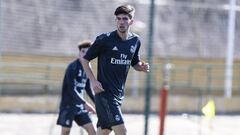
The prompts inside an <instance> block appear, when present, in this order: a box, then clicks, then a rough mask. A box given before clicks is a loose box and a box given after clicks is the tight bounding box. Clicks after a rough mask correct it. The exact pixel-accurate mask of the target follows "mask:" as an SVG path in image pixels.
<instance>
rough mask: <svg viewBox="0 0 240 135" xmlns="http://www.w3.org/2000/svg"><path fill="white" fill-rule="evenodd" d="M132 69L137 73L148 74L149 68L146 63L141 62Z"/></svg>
mask: <svg viewBox="0 0 240 135" xmlns="http://www.w3.org/2000/svg"><path fill="white" fill-rule="evenodd" d="M133 68H134V69H135V70H137V71H143V72H146V73H147V72H149V71H150V66H149V64H148V63H145V62H143V61H140V62H138V63H137V64H136V65H134V66H133Z"/></svg>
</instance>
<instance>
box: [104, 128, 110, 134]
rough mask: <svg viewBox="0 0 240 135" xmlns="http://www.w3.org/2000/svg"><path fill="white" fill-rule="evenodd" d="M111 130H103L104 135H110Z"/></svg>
mask: <svg viewBox="0 0 240 135" xmlns="http://www.w3.org/2000/svg"><path fill="white" fill-rule="evenodd" d="M110 132H111V131H110V130H108V129H102V135H109V134H110Z"/></svg>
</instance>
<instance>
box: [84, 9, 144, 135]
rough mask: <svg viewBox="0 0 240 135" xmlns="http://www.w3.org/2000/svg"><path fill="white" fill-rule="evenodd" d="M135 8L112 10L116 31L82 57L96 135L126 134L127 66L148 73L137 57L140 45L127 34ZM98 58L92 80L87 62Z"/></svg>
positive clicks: (97, 39) (104, 36)
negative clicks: (92, 93) (90, 88)
mask: <svg viewBox="0 0 240 135" xmlns="http://www.w3.org/2000/svg"><path fill="white" fill-rule="evenodd" d="M134 11H135V9H134V7H132V6H131V5H122V6H119V7H118V8H117V9H116V10H115V13H114V14H115V16H116V26H117V30H115V31H112V32H110V33H107V34H102V35H100V36H98V37H97V38H96V40H95V42H94V43H93V45H92V46H91V47H90V48H89V50H88V51H87V53H86V55H85V56H84V57H83V58H84V59H83V62H82V64H83V68H84V70H85V71H86V73H87V76H88V77H89V79H90V80H91V83H92V86H93V89H94V91H95V93H96V95H95V106H96V111H97V117H98V124H97V126H98V130H97V134H103V135H108V134H109V133H110V132H111V130H113V131H114V133H115V135H126V132H127V131H126V127H125V125H124V120H123V117H122V112H121V109H120V107H121V104H122V100H123V98H124V88H125V81H126V77H127V74H128V71H129V68H130V65H131V66H132V67H133V68H134V69H135V70H137V71H143V72H149V64H148V63H144V62H142V61H141V60H140V57H139V54H138V52H139V48H140V45H141V42H140V40H139V37H138V36H137V35H136V34H134V33H132V32H130V31H129V27H130V25H132V23H133V17H134ZM96 57H98V73H97V79H96V78H95V76H94V74H93V72H92V70H91V68H90V67H89V62H90V61H91V60H92V59H94V58H96Z"/></svg>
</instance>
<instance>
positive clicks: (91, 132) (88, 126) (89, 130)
mask: <svg viewBox="0 0 240 135" xmlns="http://www.w3.org/2000/svg"><path fill="white" fill-rule="evenodd" d="M83 128H84V129H85V130H86V131H87V133H88V135H96V131H95V129H94V127H93V124H92V123H88V124H85V125H83Z"/></svg>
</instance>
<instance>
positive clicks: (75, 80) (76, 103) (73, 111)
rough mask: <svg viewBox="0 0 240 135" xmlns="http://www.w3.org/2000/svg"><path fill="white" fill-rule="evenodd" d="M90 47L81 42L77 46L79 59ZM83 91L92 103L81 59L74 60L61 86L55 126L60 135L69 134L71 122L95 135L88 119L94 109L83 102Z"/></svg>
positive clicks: (89, 44)
mask: <svg viewBox="0 0 240 135" xmlns="http://www.w3.org/2000/svg"><path fill="white" fill-rule="evenodd" d="M90 46H91V42H90V41H84V42H81V43H80V44H79V46H78V48H79V57H83V56H84V55H85V53H86V52H87V50H88V48H89V47H90ZM84 89H85V90H86V92H87V94H88V95H89V97H90V98H91V100H92V101H93V102H94V94H93V91H92V89H91V87H90V82H89V79H88V78H87V75H86V73H85V72H84V70H83V67H82V64H81V59H76V60H74V61H73V62H71V63H70V64H69V65H68V67H67V70H66V73H65V76H64V81H63V86H62V99H61V103H60V112H59V116H58V120H57V124H58V125H61V126H62V131H61V135H69V134H70V130H71V127H72V121H73V120H74V121H75V122H76V123H77V124H78V125H79V126H82V127H83V128H84V129H85V130H86V131H87V132H88V135H95V134H96V131H95V129H94V127H93V124H92V121H91V119H90V117H89V112H95V109H94V108H93V107H92V106H91V104H89V103H87V102H86V101H85V100H84V98H83V92H84Z"/></svg>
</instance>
